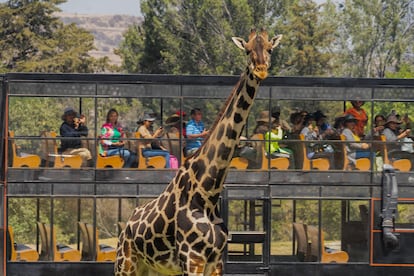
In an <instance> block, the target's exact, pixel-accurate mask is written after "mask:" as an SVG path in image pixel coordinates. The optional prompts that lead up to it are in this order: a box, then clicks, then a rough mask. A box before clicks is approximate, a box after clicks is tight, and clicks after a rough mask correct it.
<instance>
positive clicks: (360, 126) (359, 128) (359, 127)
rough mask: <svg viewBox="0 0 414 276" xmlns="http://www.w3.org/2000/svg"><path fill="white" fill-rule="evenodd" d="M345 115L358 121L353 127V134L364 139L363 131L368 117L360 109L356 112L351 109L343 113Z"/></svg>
mask: <svg viewBox="0 0 414 276" xmlns="http://www.w3.org/2000/svg"><path fill="white" fill-rule="evenodd" d="M345 114H350V115H352V116H354V117H355V119H357V120H358V122H357V123H356V126H355V134H356V135H358V136H359V137H364V135H365V131H364V128H365V126H366V125H367V122H368V116H367V113H366V112H365V110H363V109H362V108H361V109H359V110H357V109H356V108H354V107H352V108H350V109H348V110H347V111H345Z"/></svg>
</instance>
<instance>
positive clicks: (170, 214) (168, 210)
mask: <svg viewBox="0 0 414 276" xmlns="http://www.w3.org/2000/svg"><path fill="white" fill-rule="evenodd" d="M174 205H175V194H171V196H170V198H169V199H168V203H167V206H170V207H169V208H166V209H165V210H164V213H165V216H166V218H167V219H168V220H171V219H173V218H174V215H175V208H174Z"/></svg>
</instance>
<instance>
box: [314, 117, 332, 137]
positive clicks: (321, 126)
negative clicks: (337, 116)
mask: <svg viewBox="0 0 414 276" xmlns="http://www.w3.org/2000/svg"><path fill="white" fill-rule="evenodd" d="M313 116H314V118H315V122H316V127H317V128H318V131H319V138H320V139H321V140H328V139H331V136H333V135H334V134H335V131H334V130H333V129H332V127H331V125H330V124H328V123H327V122H326V118H327V117H326V115H325V114H323V112H322V111H320V110H317V111H316V112H315V113H313Z"/></svg>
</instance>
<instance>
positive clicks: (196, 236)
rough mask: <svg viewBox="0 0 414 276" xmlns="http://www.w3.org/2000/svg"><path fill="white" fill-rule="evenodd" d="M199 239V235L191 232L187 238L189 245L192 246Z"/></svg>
mask: <svg viewBox="0 0 414 276" xmlns="http://www.w3.org/2000/svg"><path fill="white" fill-rule="evenodd" d="M198 237H199V234H198V233H195V232H191V233H190V234H189V235H188V236H187V242H188V243H189V244H192V243H193V242H194V241H195V240H196V239H197V238H198Z"/></svg>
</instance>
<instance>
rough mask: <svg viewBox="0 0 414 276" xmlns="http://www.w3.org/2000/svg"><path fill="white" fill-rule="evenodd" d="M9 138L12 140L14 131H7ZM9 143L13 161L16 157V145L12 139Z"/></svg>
mask: <svg viewBox="0 0 414 276" xmlns="http://www.w3.org/2000/svg"><path fill="white" fill-rule="evenodd" d="M9 138H14V131H13V130H9ZM9 143H10V145H11V148H12V153H13V159H14V158H15V157H16V156H17V148H16V143H15V141H14V139H11V140H10V142H9Z"/></svg>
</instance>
